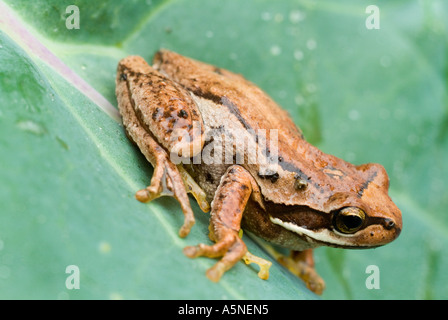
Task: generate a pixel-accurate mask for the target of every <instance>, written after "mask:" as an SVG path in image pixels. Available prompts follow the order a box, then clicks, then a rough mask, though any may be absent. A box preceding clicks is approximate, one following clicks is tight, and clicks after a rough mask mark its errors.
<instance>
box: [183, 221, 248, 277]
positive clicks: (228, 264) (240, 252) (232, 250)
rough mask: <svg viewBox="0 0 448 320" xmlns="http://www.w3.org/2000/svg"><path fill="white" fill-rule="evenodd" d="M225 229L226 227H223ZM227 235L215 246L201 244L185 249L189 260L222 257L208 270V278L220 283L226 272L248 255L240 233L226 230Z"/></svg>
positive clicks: (224, 231)
mask: <svg viewBox="0 0 448 320" xmlns="http://www.w3.org/2000/svg"><path fill="white" fill-rule="evenodd" d="M223 228H225V227H223ZM222 231H223V233H225V235H224V236H223V237H222V238H221V239H220V240H219V241H218V242H217V243H216V244H214V245H212V246H208V245H205V244H202V243H201V244H199V245H197V246H189V247H185V249H184V254H185V255H186V256H187V257H189V258H196V257H199V256H205V257H209V258H217V257H222V259H221V260H219V261H218V262H217V263H216V264H215V265H214V266H213V267H211V268H210V269H208V270H207V273H206V275H207V277H208V278H209V279H210V280H211V281H213V282H218V281H219V279H220V278H221V277H222V275H223V274H224V272H226V271H227V270H229V269H230V268H232V267H233V266H234V265H235V264H236V263H237V262H238V261H239V260H241V259H242V258H243V256H244V255H245V254H246V253H247V248H246V245H245V244H244V242H243V240H241V239H240V237H238V232H236V231H235V230H231V229H229V228H225V230H222Z"/></svg>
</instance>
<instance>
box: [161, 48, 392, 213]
mask: <svg viewBox="0 0 448 320" xmlns="http://www.w3.org/2000/svg"><path fill="white" fill-rule="evenodd" d="M154 67H155V68H156V69H158V70H160V71H161V72H162V73H164V74H166V75H167V76H168V77H170V78H171V79H172V80H174V81H175V82H177V83H179V84H180V85H182V86H183V87H184V88H186V89H187V90H189V91H190V92H191V93H192V95H193V97H194V99H195V100H196V102H197V104H198V107H199V110H200V112H201V117H202V119H203V121H204V125H205V126H206V129H219V128H221V129H227V130H229V129H231V130H234V129H239V130H240V131H238V132H246V134H247V135H249V136H252V138H251V139H252V143H255V144H258V147H259V148H260V147H261V148H265V151H266V152H265V154H266V155H267V158H268V160H269V161H271V162H274V163H275V164H276V166H275V168H274V171H273V172H272V173H269V172H264V173H263V172H262V173H261V174H260V163H250V162H247V161H246V162H245V163H244V164H242V165H243V166H244V167H245V168H246V169H247V170H249V172H251V174H252V176H253V177H254V178H255V180H256V181H257V183H258V185H259V186H260V189H261V191H262V194H263V197H264V199H266V200H269V201H272V202H275V203H281V204H285V205H303V206H309V207H312V208H313V209H316V210H320V211H323V212H330V211H331V210H334V209H335V208H338V207H340V206H341V205H344V202H347V203H351V204H352V205H353V203H354V202H361V201H362V198H363V191H364V190H365V189H366V188H367V187H368V186H369V184H370V182H372V181H375V185H377V186H378V188H384V190H385V192H384V193H383V192H381V194H382V196H384V199H379V198H377V199H376V202H377V203H371V204H369V205H372V206H375V207H377V206H380V205H381V203H389V202H390V198H388V195H387V186H388V177H387V174H386V173H385V171H384V168H382V167H381V166H380V165H370V164H369V165H362V166H355V165H353V164H351V163H348V162H345V161H343V160H341V159H339V158H337V157H335V156H332V155H328V154H325V153H323V152H322V151H320V150H319V149H318V148H316V147H314V146H312V145H311V144H309V143H308V142H306V141H305V139H304V138H303V135H302V133H301V131H300V130H299V129H298V128H297V127H296V126H295V124H294V122H293V121H292V119H291V118H290V116H289V115H288V113H287V112H286V111H285V110H283V109H281V108H280V107H279V106H278V105H277V104H276V103H275V102H274V101H273V100H272V99H271V98H270V97H269V96H268V95H267V94H266V93H265V92H263V91H262V90H261V89H260V88H258V87H257V86H255V85H254V84H252V83H251V82H249V81H247V80H246V79H244V78H243V77H242V76H240V75H237V74H235V73H232V72H230V71H227V70H224V69H220V68H217V67H215V66H212V65H209V64H205V63H202V62H199V61H196V60H193V59H189V58H186V57H183V56H181V55H179V54H177V53H174V52H170V51H166V50H162V51H159V52H158V53H157V54H156V56H155V58H154ZM260 131H263V133H265V137H266V140H265V142H266V144H265V145H264V146H260V141H259V135H258V133H259V132H260ZM239 138H244V139H245V138H246V137H243V136H239ZM272 138H274V139H272ZM271 141H276V142H277V145H276V148H275V149H277V152H276V153H274V152H272V151H273V150H271V149H274V148H273V146H271V145H270V142H271ZM204 147H206V145H204ZM273 155H275V159H273V158H274V156H273ZM245 156H247V154H246V155H245ZM245 160H247V159H245ZM224 168H225V165H223V166H222V167H221V169H222V170H224ZM222 170H221V171H222ZM218 171H219V170H218ZM297 182H299V184H297ZM355 204H356V203H355ZM392 209H393V208H392ZM392 209H391V210H392Z"/></svg>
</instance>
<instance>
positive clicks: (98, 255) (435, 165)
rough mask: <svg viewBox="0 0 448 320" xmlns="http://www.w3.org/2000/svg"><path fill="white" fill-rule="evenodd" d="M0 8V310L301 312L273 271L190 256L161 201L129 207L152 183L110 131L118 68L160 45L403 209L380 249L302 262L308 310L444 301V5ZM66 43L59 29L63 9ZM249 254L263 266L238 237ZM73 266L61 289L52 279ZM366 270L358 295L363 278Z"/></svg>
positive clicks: (298, 0) (447, 119) (194, 236)
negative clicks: (153, 305)
mask: <svg viewBox="0 0 448 320" xmlns="http://www.w3.org/2000/svg"><path fill="white" fill-rule="evenodd" d="M6 3H7V4H4V3H3V2H1V1H0V151H1V157H0V181H1V184H0V288H1V289H0V298H45V299H57V298H59V299H66V298H71V299H89V298H99V299H108V298H112V299H114V298H124V299H140V298H144V299H157V298H162V299H206V298H207V299H222V298H230V299H232V298H235V299H246V298H248V299H310V298H315V296H314V295H313V294H311V293H310V292H309V291H308V290H307V289H306V288H305V287H304V285H303V284H302V283H301V281H300V280H298V279H296V278H295V277H293V276H292V275H290V274H289V273H288V272H287V271H286V270H285V269H284V268H282V267H281V266H279V265H278V264H276V263H274V264H273V267H272V268H271V273H270V274H271V276H270V278H269V280H268V281H262V280H260V279H258V277H257V276H256V273H257V270H256V269H255V268H253V267H252V266H246V265H244V264H243V263H239V264H238V265H237V266H236V267H234V268H233V269H232V270H230V271H229V272H227V273H226V275H225V276H224V278H223V279H222V280H221V281H220V282H219V283H217V284H215V283H210V282H209V280H207V278H206V277H205V275H204V273H205V271H206V269H207V268H209V267H210V266H211V265H212V264H213V263H214V262H215V261H214V260H212V259H205V258H198V259H195V260H191V259H188V258H186V257H185V256H184V255H183V254H182V248H183V247H184V246H186V245H194V244H197V243H200V242H208V241H209V240H208V237H207V233H208V230H207V228H208V217H207V215H206V214H203V213H202V212H201V211H200V210H199V208H198V206H197V205H196V204H194V203H193V201H192V203H193V210H194V211H195V213H196V217H197V223H196V225H195V226H194V228H193V230H192V233H191V234H190V235H189V236H188V237H187V238H185V239H181V238H179V237H178V235H177V231H178V228H179V227H180V226H181V224H182V222H183V215H182V212H181V210H180V208H179V205H178V203H177V202H176V201H175V200H174V199H172V198H161V199H158V200H156V201H154V202H152V203H150V204H141V203H139V202H138V201H136V200H135V199H134V193H135V191H136V190H138V189H140V188H142V187H144V186H145V185H147V184H148V182H149V180H150V177H151V174H152V169H151V167H150V165H149V164H148V163H147V162H146V161H145V159H144V158H143V157H142V156H141V154H140V152H139V151H138V150H137V149H136V147H134V146H133V145H131V144H130V143H129V141H128V140H127V138H126V136H125V135H124V133H123V128H122V127H121V125H120V123H119V120H118V117H117V112H116V108H115V106H116V99H115V94H114V90H115V85H114V76H115V69H116V65H117V62H118V60H119V59H121V58H122V57H124V56H127V55H129V54H139V55H142V56H143V57H144V58H145V59H147V60H151V58H152V56H153V54H154V53H155V51H156V50H157V49H159V48H161V47H163V48H168V49H171V50H174V51H177V52H179V53H181V54H184V55H187V56H190V57H193V58H195V59H198V60H202V61H206V62H209V63H213V64H216V65H218V66H220V67H223V68H227V69H230V70H233V71H235V72H238V73H241V74H243V75H244V76H245V77H246V78H248V79H249V80H251V81H253V82H255V83H256V84H258V85H259V86H260V87H261V88H263V89H264V90H266V91H267V92H268V93H269V94H270V95H271V96H272V97H273V98H274V99H275V100H276V101H277V102H279V104H280V105H282V106H283V107H284V108H285V109H287V110H288V111H289V112H290V113H291V115H292V117H293V118H294V120H295V122H296V123H297V124H298V125H299V126H300V127H301V128H302V129H303V131H304V133H305V136H306V137H307V139H308V140H309V141H310V142H312V143H314V144H316V145H317V146H319V147H320V148H321V149H322V150H323V151H324V152H327V153H332V154H335V155H337V156H339V157H342V158H344V159H346V160H348V161H351V162H354V163H357V164H358V163H365V162H379V163H381V164H383V165H384V166H385V167H386V169H387V171H388V173H389V175H390V178H391V196H392V198H393V199H394V200H395V201H396V203H397V204H398V206H399V207H400V208H401V210H402V212H403V220H404V229H403V232H402V235H401V236H400V237H399V239H398V240H396V241H395V242H394V243H392V244H390V245H387V246H385V247H382V248H378V249H375V250H366V251H348V250H342V249H333V248H319V249H317V250H316V251H315V253H316V265H317V270H318V272H319V273H320V274H321V275H322V277H323V278H324V279H325V280H326V282H327V289H326V291H325V293H324V295H323V297H324V298H338V299H340V298H352V299H387V298H398V299H423V298H429V299H441V298H447V297H448V289H447V287H446V285H445V284H446V283H447V275H446V274H445V273H444V270H445V269H446V267H447V266H448V261H447V257H448V254H447V252H446V249H445V248H446V247H447V244H448V216H447V215H446V208H447V206H448V194H447V192H446V190H447V189H448V188H447V181H448V163H447V161H446V159H447V158H448V129H447V128H448V99H447V92H446V88H447V80H448V68H447V62H446V61H447V60H446V59H447V58H446V57H448V54H447V42H446V36H447V33H448V23H447V21H448V19H447V16H446V12H448V11H447V9H448V8H447V4H446V3H445V2H443V1H442V0H439V1H436V0H434V1H427V2H424V3H423V2H419V1H400V0H395V1H387V2H385V1H384V2H379V4H378V7H379V8H380V10H381V16H380V17H381V28H380V29H379V30H368V29H367V28H366V27H365V19H366V18H367V16H368V14H366V13H365V9H366V7H367V5H369V4H370V3H369V2H368V1H367V2H366V1H359V0H346V1H339V2H338V3H337V4H336V3H333V2H330V1H312V0H295V1H293V0H284V1H269V0H249V1H237V0H228V1H225V2H222V1H215V0H213V1H212V0H208V1H205V0H189V1H182V0H172V1H155V0H152V1H126V2H122V1H112V0H111V1H102V2H91V1H86V0H85V1H70V2H65V1H56V0H53V1H39V0H37V1H32V2H30V1H25V0H14V1H13V0H8V1H6ZM72 4H74V5H76V6H78V7H79V10H80V29H67V28H66V25H65V21H66V19H67V18H68V17H69V15H70V14H68V13H66V8H67V6H69V5H72ZM245 237H246V238H245V241H246V243H247V244H248V246H249V250H250V251H251V252H252V253H254V254H256V255H259V256H262V257H264V258H266V259H269V256H268V255H267V254H266V253H265V252H264V250H263V249H262V248H261V247H259V246H258V245H257V244H256V242H254V241H252V239H251V238H249V237H247V236H245ZM69 265H76V266H78V267H79V270H80V275H81V280H80V289H79V290H76V289H73V290H69V289H67V287H66V280H67V277H69V276H70V274H68V273H66V272H65V271H66V267H67V266H69ZM369 265H376V266H378V268H379V271H380V289H368V288H367V287H366V280H367V279H368V276H369V274H367V273H366V268H367V267H368V266H369Z"/></svg>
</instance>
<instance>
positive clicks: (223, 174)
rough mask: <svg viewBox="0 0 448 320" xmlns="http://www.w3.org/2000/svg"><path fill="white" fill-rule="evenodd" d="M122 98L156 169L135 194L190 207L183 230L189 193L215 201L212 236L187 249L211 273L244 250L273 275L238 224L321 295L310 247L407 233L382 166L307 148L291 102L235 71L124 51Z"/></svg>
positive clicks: (131, 128)
mask: <svg viewBox="0 0 448 320" xmlns="http://www.w3.org/2000/svg"><path fill="white" fill-rule="evenodd" d="M116 95H117V99H118V105H119V109H120V113H121V115H122V118H123V124H124V127H125V129H126V134H127V135H128V137H129V138H130V140H131V141H133V142H134V143H136V144H137V146H138V147H139V148H140V150H141V152H142V153H143V154H144V156H145V157H146V158H147V159H148V161H149V162H150V163H151V164H152V165H153V166H154V174H153V177H152V179H151V184H150V185H149V186H148V187H147V188H145V189H142V190H140V191H138V192H137V193H136V198H137V199H138V200H139V201H142V202H148V201H150V200H152V199H155V198H157V197H159V196H162V195H170V196H173V197H175V198H176V199H177V200H178V201H179V203H180V205H181V207H182V211H183V213H184V216H185V218H184V224H183V226H182V227H181V229H180V231H179V235H180V236H181V237H185V236H187V235H188V233H189V232H190V229H191V227H192V226H193V224H194V222H195V220H194V215H193V212H192V209H191V207H190V203H189V198H188V196H187V193H192V194H193V196H194V197H195V198H196V200H197V201H198V203H199V206H200V207H201V209H202V210H203V211H209V210H210V209H211V217H210V226H209V231H210V234H209V237H210V239H211V240H213V241H214V242H215V244H213V245H207V244H199V245H197V246H189V247H186V248H185V249H184V253H185V254H186V255H187V256H188V257H191V258H195V257H198V256H206V257H211V258H216V257H220V258H221V259H220V260H219V261H218V262H217V263H216V264H215V265H214V266H213V267H212V268H210V269H209V270H208V271H207V276H208V277H209V278H210V279H211V280H212V281H218V280H219V279H220V278H221V276H222V275H223V274H224V272H225V271H226V270H228V269H230V268H232V266H233V265H235V264H236V263H237V262H238V261H240V260H241V259H244V261H245V262H246V263H252V262H254V263H257V264H259V265H260V267H261V271H260V273H259V276H260V277H262V278H267V277H268V274H269V273H268V268H269V266H270V263H269V262H267V261H265V260H263V259H260V258H258V257H255V256H253V255H251V254H250V253H249V252H247V248H246V245H245V244H244V242H243V240H242V239H241V237H240V236H241V234H240V231H241V228H244V229H245V230H249V231H251V232H252V233H253V234H255V235H257V236H258V237H261V238H263V239H265V240H267V241H268V242H271V243H273V244H276V245H278V246H282V247H286V248H288V249H291V255H290V256H289V257H283V256H276V257H277V258H278V260H279V261H280V262H281V263H282V264H284V265H285V266H287V267H288V268H289V269H290V270H291V271H292V272H293V273H295V274H296V275H298V276H300V277H301V278H302V279H303V280H304V281H305V283H306V284H307V286H308V287H309V288H310V289H311V290H313V291H314V292H316V293H321V292H322V290H323V288H324V283H323V281H322V280H321V279H320V278H319V276H318V275H317V274H316V272H315V271H314V263H313V258H312V249H313V248H315V247H319V246H322V245H326V246H332V247H339V248H374V247H378V246H381V245H384V244H386V243H389V242H390V241H392V240H394V239H395V238H396V237H397V236H398V235H399V234H400V231H401V228H402V219H401V212H400V210H399V209H398V208H397V206H396V205H395V204H394V203H393V202H392V200H391V198H390V197H389V195H388V187H389V179H388V176H387V174H386V171H385V169H384V168H383V167H382V166H381V165H379V164H364V165H353V164H351V163H348V162H345V161H344V160H341V159H339V158H337V157H335V156H332V155H328V154H325V153H323V152H322V151H320V150H319V149H317V148H316V147H314V146H312V145H311V144H309V143H308V142H307V141H306V140H305V139H304V137H303V135H302V132H301V131H300V130H299V129H298V128H297V127H296V126H295V124H294V123H293V121H292V120H291V118H290V117H289V115H288V114H287V112H286V111H284V110H282V109H281V108H280V107H279V106H278V105H277V104H276V103H275V102H274V101H273V100H272V99H271V98H270V97H269V96H268V95H267V94H266V93H264V92H263V91H262V90H261V89H259V88H258V87H257V86H255V85H254V84H252V83H251V82H249V81H247V80H246V79H244V78H243V77H242V76H240V75H237V74H235V73H232V72H230V71H227V70H224V69H221V68H218V67H215V66H212V65H208V64H205V63H202V62H199V61H196V60H193V59H190V58H187V57H184V56H182V55H179V54H177V53H174V52H171V51H167V50H161V51H159V52H157V54H156V55H155V58H154V61H153V66H150V65H148V64H147V63H146V62H145V61H144V59H143V58H141V57H138V56H129V57H126V58H124V59H122V60H121V61H120V62H119V64H118V70H117V77H116ZM210 204H211V205H210Z"/></svg>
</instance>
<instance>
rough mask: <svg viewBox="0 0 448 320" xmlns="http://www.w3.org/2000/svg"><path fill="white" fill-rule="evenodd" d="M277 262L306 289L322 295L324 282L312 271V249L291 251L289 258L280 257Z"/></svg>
mask: <svg viewBox="0 0 448 320" xmlns="http://www.w3.org/2000/svg"><path fill="white" fill-rule="evenodd" d="M277 260H278V262H279V263H280V264H282V265H283V266H285V267H286V268H287V269H288V270H289V271H291V272H292V273H293V274H294V275H296V276H297V277H299V278H301V279H302V280H303V281H304V282H305V284H306V286H307V288H308V289H310V290H311V291H313V292H314V293H316V294H319V295H320V294H322V292H323V291H324V289H325V282H324V280H323V279H322V278H321V277H320V276H319V275H318V274H317V272H316V270H315V269H314V260H313V252H312V249H308V250H304V251H291V254H290V256H289V257H286V256H282V255H280V256H278V258H277Z"/></svg>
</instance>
